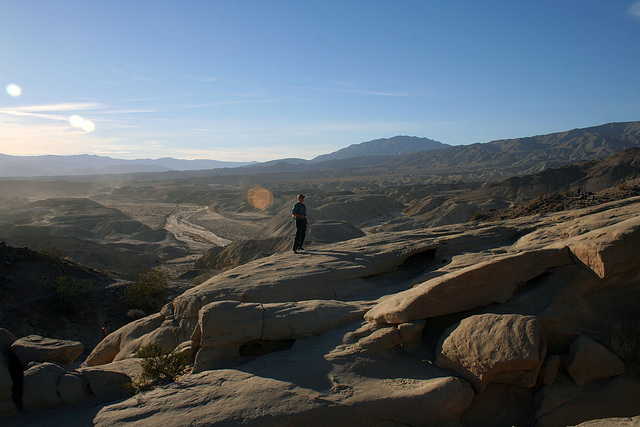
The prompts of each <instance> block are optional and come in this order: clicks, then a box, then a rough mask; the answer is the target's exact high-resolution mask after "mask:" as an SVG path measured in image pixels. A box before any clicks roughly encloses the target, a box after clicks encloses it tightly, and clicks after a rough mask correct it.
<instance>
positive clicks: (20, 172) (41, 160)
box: [0, 154, 255, 177]
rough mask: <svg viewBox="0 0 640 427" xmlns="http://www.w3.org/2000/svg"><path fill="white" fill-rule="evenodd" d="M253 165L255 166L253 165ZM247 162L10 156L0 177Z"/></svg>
mask: <svg viewBox="0 0 640 427" xmlns="http://www.w3.org/2000/svg"><path fill="white" fill-rule="evenodd" d="M253 163H255V162H253ZM248 164H251V163H250V162H223V161H218V160H181V159H174V158H171V157H164V158H161V159H137V160H123V159H114V158H111V157H107V156H94V155H88V154H82V155H76V156H53V155H49V156H9V155H5V154H0V177H30V176H60V175H98V174H123V173H139V172H166V171H171V170H180V171H188V170H202V169H217V168H234V167H238V166H245V165H248Z"/></svg>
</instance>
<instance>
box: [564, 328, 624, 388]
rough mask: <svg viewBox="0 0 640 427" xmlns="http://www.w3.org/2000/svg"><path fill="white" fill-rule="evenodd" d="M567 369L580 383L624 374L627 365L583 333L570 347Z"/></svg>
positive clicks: (575, 380) (583, 383)
mask: <svg viewBox="0 0 640 427" xmlns="http://www.w3.org/2000/svg"><path fill="white" fill-rule="evenodd" d="M565 370H566V371H567V373H568V374H569V375H571V378H572V379H573V381H574V382H575V383H576V384H578V385H585V384H588V383H590V382H591V381H596V380H601V379H605V378H610V377H615V376H618V375H622V374H624V372H625V371H626V370H627V368H626V366H625V365H624V363H623V362H622V360H620V358H619V357H618V356H616V355H615V354H613V353H612V352H611V351H609V350H608V349H607V348H606V347H605V346H603V345H602V344H599V343H597V342H595V341H594V340H592V339H590V338H587V337H585V336H584V335H581V336H580V337H578V339H576V340H575V341H574V342H573V343H572V344H571V347H570V349H569V355H568V356H567V360H566V362H565Z"/></svg>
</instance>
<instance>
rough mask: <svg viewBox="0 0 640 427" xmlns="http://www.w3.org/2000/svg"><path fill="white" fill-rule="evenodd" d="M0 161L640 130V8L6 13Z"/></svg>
mask: <svg viewBox="0 0 640 427" xmlns="http://www.w3.org/2000/svg"><path fill="white" fill-rule="evenodd" d="M0 48H1V49H2V54H1V55H0V88H2V89H3V90H2V92H0V153H4V154H12V155H40V154H61V155H68V154H82V153H88V154H100V155H109V156H112V157H118V158H128V159H132V158H159V157H166V156H170V157H176V158H184V159H195V158H209V159H216V160H230V161H249V160H259V161H262V160H270V159H277V158H285V157H301V158H307V159H309V158H313V157H315V156H317V155H319V154H324V153H328V152H332V151H335V150H338V149H340V148H343V147H346V146H348V145H350V144H354V143H359V142H364V141H368V140H371V139H376V138H385V137H391V136H394V135H415V136H423V137H428V138H432V139H436V140H439V141H441V142H445V143H448V144H455V145H457V144H470V143H474V142H488V141H491V140H496V139H503V138H514V137H520V136H530V135H537V134H545V133H551V132H557V131H563V130H569V129H574V128H579V127H587V126H595V125H599V124H603V123H608V122H614V121H618V122H619V121H633V120H640V1H637V0H636V1H622V0H536V1H532V0H531V1H529V0H527V1H524V0H522V1H520V0H492V1H480V0H474V1H457V0H451V1H440V0H437V1H436V0H422V1H418V0H415V1H406V0H393V1H391V0H389V1H376V0H367V1H355V0H353V1H349V0H341V1H333V0H323V1H304V0H296V1H284V0H283V1H270V0H256V1H242V0H237V1H231V0H228V1H215V0H210V1H186V0H185V1H164V0H148V1H142V0H138V1H135V0H127V1H117V0H110V1H97V0H83V1H69V0H56V1H50V0H46V1H44V0H43V1H35V0H3V1H1V2H0Z"/></svg>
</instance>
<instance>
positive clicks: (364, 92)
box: [290, 86, 413, 98]
mask: <svg viewBox="0 0 640 427" xmlns="http://www.w3.org/2000/svg"><path fill="white" fill-rule="evenodd" d="M290 88H291V89H302V90H315V91H325V92H334V93H355V94H358V95H372V96H391V97H402V98H404V97H409V96H413V95H412V94H409V93H406V92H388V91H377V90H364V89H349V88H335V87H321V86H291V87H290Z"/></svg>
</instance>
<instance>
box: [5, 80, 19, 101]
mask: <svg viewBox="0 0 640 427" xmlns="http://www.w3.org/2000/svg"><path fill="white" fill-rule="evenodd" d="M6 90H7V93H8V94H9V95H10V96H13V97H14V98H17V97H19V96H20V95H22V88H21V87H20V86H18V85H17V84H15V83H10V84H8V85H7V87H6Z"/></svg>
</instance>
